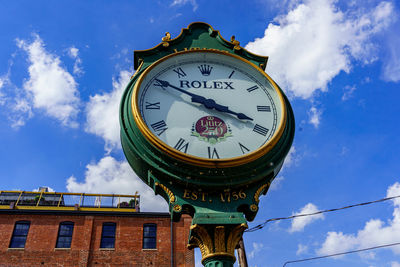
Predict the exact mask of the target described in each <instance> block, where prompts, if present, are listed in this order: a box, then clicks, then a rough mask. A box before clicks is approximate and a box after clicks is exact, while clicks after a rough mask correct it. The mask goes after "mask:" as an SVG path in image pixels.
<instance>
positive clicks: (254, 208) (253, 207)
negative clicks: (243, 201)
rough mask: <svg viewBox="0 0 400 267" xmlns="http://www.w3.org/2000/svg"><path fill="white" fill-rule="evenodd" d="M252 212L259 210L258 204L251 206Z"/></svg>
mask: <svg viewBox="0 0 400 267" xmlns="http://www.w3.org/2000/svg"><path fill="white" fill-rule="evenodd" d="M250 210H251V211H253V212H256V211H257V210H258V207H257V205H256V204H251V205H250Z"/></svg>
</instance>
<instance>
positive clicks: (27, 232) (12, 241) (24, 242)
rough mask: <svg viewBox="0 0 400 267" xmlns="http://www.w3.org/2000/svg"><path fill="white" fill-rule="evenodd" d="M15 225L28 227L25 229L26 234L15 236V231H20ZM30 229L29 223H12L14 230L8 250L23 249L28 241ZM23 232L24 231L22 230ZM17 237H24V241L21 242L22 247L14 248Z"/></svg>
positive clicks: (24, 221) (23, 221)
mask: <svg viewBox="0 0 400 267" xmlns="http://www.w3.org/2000/svg"><path fill="white" fill-rule="evenodd" d="M17 225H28V227H27V229H26V233H23V234H17V231H19V230H20V229H18V230H17ZM30 228H31V222H30V221H26V220H22V221H16V222H15V223H14V230H13V233H12V236H11V239H10V244H9V246H8V248H16V249H24V248H25V245H26V240H27V239H28V234H29V229H30ZM24 231H25V229H24ZM18 237H24V241H23V246H15V244H16V243H18V242H19V241H16V239H17V238H18Z"/></svg>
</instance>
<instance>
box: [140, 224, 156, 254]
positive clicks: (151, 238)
mask: <svg viewBox="0 0 400 267" xmlns="http://www.w3.org/2000/svg"><path fill="white" fill-rule="evenodd" d="M156 241H157V225H156V224H155V223H146V224H144V225H143V248H144V249H155V248H156V245H157V242H156Z"/></svg>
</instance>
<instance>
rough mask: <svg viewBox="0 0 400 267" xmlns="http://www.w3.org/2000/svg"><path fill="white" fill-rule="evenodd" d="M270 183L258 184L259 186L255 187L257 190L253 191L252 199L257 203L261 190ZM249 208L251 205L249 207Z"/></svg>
mask: <svg viewBox="0 0 400 267" xmlns="http://www.w3.org/2000/svg"><path fill="white" fill-rule="evenodd" d="M269 185H270V183H267V184H264V185H262V186H260V188H258V189H257V191H256V192H255V193H254V201H255V202H256V203H257V204H258V203H260V195H261V192H262V191H264V189H265V188H267V187H269ZM250 209H251V207H250Z"/></svg>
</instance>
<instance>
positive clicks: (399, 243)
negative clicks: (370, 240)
mask: <svg viewBox="0 0 400 267" xmlns="http://www.w3.org/2000/svg"><path fill="white" fill-rule="evenodd" d="M397 245H400V242H397V243H392V244H387V245H381V246H375V247H370V248H363V249H357V250H351V251H346V252H341V253H335V254H330V255H325V256H319V257H313V258H305V259H300V260H293V261H287V262H285V263H284V264H283V267H285V266H286V264H289V263H296V262H302V261H311V260H318V259H323V258H329V257H334V256H340V255H345V254H350V253H356V252H362V251H366V250H372V249H377V248H385V247H390V246H397Z"/></svg>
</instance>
